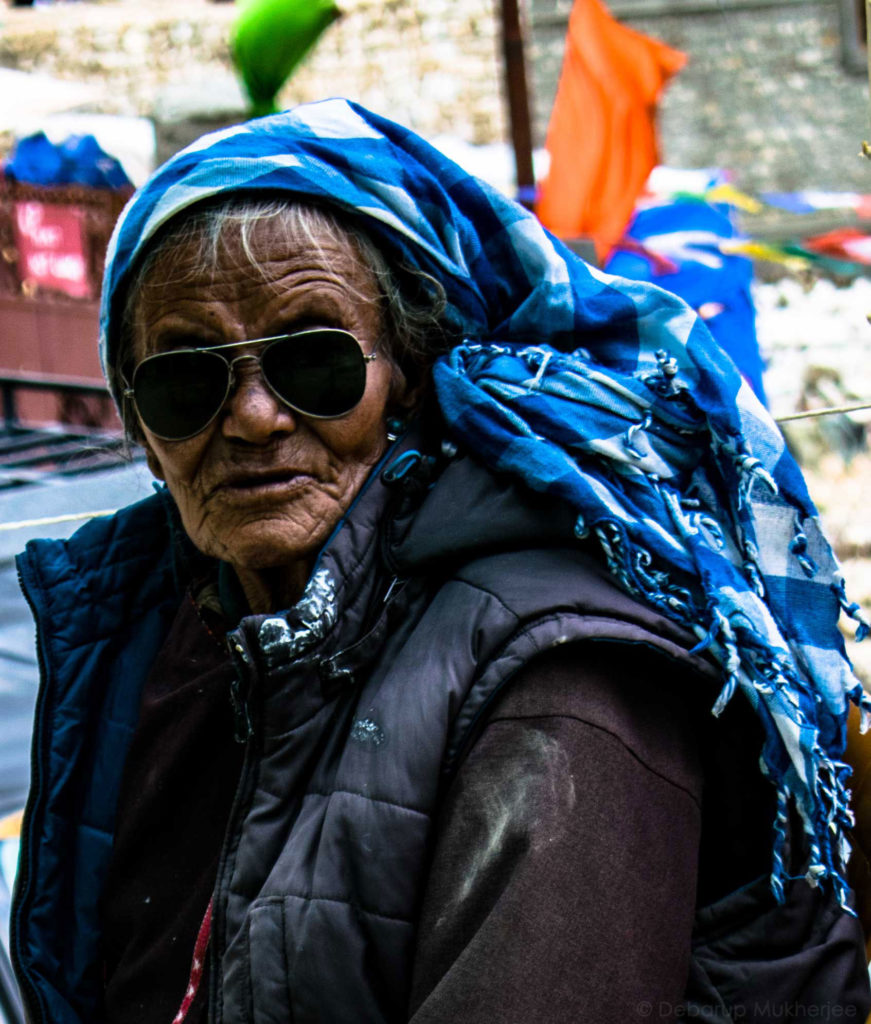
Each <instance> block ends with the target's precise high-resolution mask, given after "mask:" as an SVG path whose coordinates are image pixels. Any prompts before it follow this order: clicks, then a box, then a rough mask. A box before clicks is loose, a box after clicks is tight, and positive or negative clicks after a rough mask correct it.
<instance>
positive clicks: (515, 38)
mask: <svg viewBox="0 0 871 1024" xmlns="http://www.w3.org/2000/svg"><path fill="white" fill-rule="evenodd" d="M502 52H503V55H504V58H505V84H506V87H507V92H508V116H509V119H510V121H511V141H512V144H513V146H514V162H515V166H516V168H517V199H518V202H520V203H522V204H523V205H524V206H525V207H527V208H528V209H530V210H531V209H532V207H533V205H534V203H535V174H534V172H533V169H532V129H531V126H530V117H529V89H528V88H527V82H526V62H525V60H524V56H523V26H522V24H521V19H520V11H519V9H518V0H502Z"/></svg>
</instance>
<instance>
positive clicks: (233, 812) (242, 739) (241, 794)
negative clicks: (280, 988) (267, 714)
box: [208, 627, 257, 1024]
mask: <svg viewBox="0 0 871 1024" xmlns="http://www.w3.org/2000/svg"><path fill="white" fill-rule="evenodd" d="M227 648H228V650H229V652H230V658H231V660H232V662H233V667H234V669H235V672H234V675H233V680H232V682H231V683H230V701H231V703H232V705H233V719H234V725H235V729H234V733H235V739H236V742H237V743H244V744H245V753H244V756H243V758H242V768H241V771H240V772H239V782H238V784H237V785H236V793H235V795H234V797H233V806H232V807H231V809H230V817H229V819H228V821H227V831H226V833H225V834H224V841H223V843H222V845H221V855H220V858H219V860H218V872H217V876H216V878H215V888H214V891H213V896H212V922H211V949H210V952H209V963H210V967H209V972H208V989H209V1011H208V1019H209V1022H210V1024H216V1022H218V1021H220V1020H221V1019H222V1016H223V1009H222V1007H223V997H222V995H221V991H220V990H221V978H222V972H221V961H222V959H223V957H224V952H225V932H226V917H227V915H226V906H227V898H226V896H227V889H228V886H229V883H228V879H229V877H230V876H231V875H232V871H233V866H234V862H235V854H236V850H237V848H238V843H237V842H235V841H234V839H235V837H237V835H238V831H239V830H238V825H239V823H240V821H242V820H244V817H245V814H246V813H247V810H248V804H249V802H250V800H251V795H252V791H253V789H252V785H251V782H252V780H253V779H254V776H255V775H256V772H255V768H254V762H255V756H254V744H253V743H252V739H253V738H254V734H255V722H254V716H253V715H252V711H251V703H250V700H251V691H252V688H253V686H254V684H255V682H256V679H257V669H256V666H255V663H254V659H253V658H252V656H251V653H250V650H249V647H248V642H247V640H246V638H245V634H244V632H243V630H242V628H241V627H239V628H237V629H234V630H233V631H232V632H230V633H228V634H227ZM219 1003H220V1004H221V1009H219Z"/></svg>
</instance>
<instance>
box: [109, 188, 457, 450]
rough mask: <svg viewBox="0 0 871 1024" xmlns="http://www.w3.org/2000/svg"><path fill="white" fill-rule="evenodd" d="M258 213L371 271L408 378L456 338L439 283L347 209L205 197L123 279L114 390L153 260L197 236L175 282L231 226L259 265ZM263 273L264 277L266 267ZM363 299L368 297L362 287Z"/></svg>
mask: <svg viewBox="0 0 871 1024" xmlns="http://www.w3.org/2000/svg"><path fill="white" fill-rule="evenodd" d="M263 220H275V221H277V222H278V223H279V224H280V225H281V226H282V227H283V229H284V231H285V234H286V238H287V243H288V247H289V249H290V248H298V247H299V245H300V240H303V241H304V243H305V244H306V245H307V246H309V247H310V248H311V250H312V251H313V252H314V253H316V254H322V255H324V261H325V262H326V255H325V252H324V250H325V246H326V245H327V244H329V243H332V244H333V245H336V244H338V245H341V246H343V247H346V248H347V249H348V250H349V251H350V253H351V255H352V256H353V258H354V259H355V260H357V262H358V265H359V266H362V267H363V268H364V269H366V270H367V271H368V272H369V273H371V274H372V275H373V277H374V278H375V281H376V284H377V287H378V291H379V296H378V299H377V302H378V304H379V307H380V308H379V313H380V314H381V322H382V335H381V339H380V340H381V343H382V344H383V345H384V346H385V349H386V353H387V356H388V358H389V359H390V360H391V362H392V363H393V364H394V366H395V367H397V369H398V370H399V371H400V372H401V374H402V375H403V376H404V377H405V379H406V380H407V382H408V383H409V385H411V386H417V385H419V384H420V383H422V381H423V380H424V377H425V374H426V372H427V371H428V370H429V369H430V367H431V366H432V364H433V362H434V361H435V359H436V357H437V356H438V355H440V354H441V353H442V352H445V351H447V349H448V348H450V347H451V345H452V344H455V343H456V341H458V340H459V339H458V338H456V337H454V336H453V334H454V332H452V331H451V330H450V329H449V328H448V327H447V326H446V324H445V321H444V318H443V313H444V310H445V291H444V288H443V287H442V285H441V284H440V283H439V282H438V281H437V280H436V279H435V278H434V277H432V276H431V275H429V274H426V273H424V272H423V271H421V270H419V269H418V268H416V267H412V266H410V265H407V264H399V265H391V264H390V263H388V260H387V257H386V256H385V253H384V252H383V250H382V249H381V248H380V247H379V246H378V245H377V244H376V243H375V242H374V241H373V239H372V238H371V237H370V236H369V234H368V233H367V232H366V231H365V230H364V229H363V228H362V227H360V225H359V224H358V223H357V222H355V221H352V220H351V219H350V217H347V218H345V217H342V216H341V214H339V213H337V212H336V211H334V210H332V209H328V208H325V207H320V206H312V205H308V204H303V203H299V202H294V201H288V200H284V199H279V198H273V199H267V200H251V199H244V198H242V199H240V198H238V197H237V198H235V199H231V200H229V201H224V202H222V203H220V204H217V205H203V206H198V207H196V208H195V209H193V210H192V211H191V212H190V213H189V214H187V215H182V216H180V217H176V218H174V219H173V220H172V221H171V222H170V224H169V225H168V226H167V228H166V229H165V230H164V231H163V233H161V234H160V235H158V236H157V238H156V240H155V241H154V242H153V244H152V245H151V246H150V247H149V248H148V249H147V251H146V254H145V256H144V258H143V259H142V260H141V261H140V262H139V264H138V265H137V266H136V268H135V270H134V273H133V277H132V279H131V281H130V283H129V284H128V287H127V290H126V295H125V299H124V308H123V313H122V317H121V330H120V337H119V343H118V346H117V349H116V352H115V354H114V358H113V359H112V362H111V365H110V367H109V376H110V385H111V386H112V388H113V390H114V391H115V393H116V394H118V393H120V391H121V388H120V387H119V382H120V380H121V378H122V377H126V378H127V379H129V372H130V369H131V367H132V365H133V362H134V359H135V357H136V352H135V339H136V326H137V313H138V308H139V303H140V300H141V299H142V297H143V294H144V292H145V290H146V289H147V286H148V277H149V275H150V273H151V271H152V270H153V268H154V266H155V264H156V263H157V261H158V260H161V261H163V262H164V267H167V266H169V267H172V260H173V256H174V253H176V252H177V251H178V250H180V248H181V246H182V245H185V246H189V245H190V244H191V243H192V242H193V243H194V244H198V246H199V249H198V251H197V252H196V253H195V261H194V265H193V269H192V267H191V263H190V262H189V261H186V262H185V265H184V266H182V265H181V261H179V262H178V264H176V268H175V269H176V272H177V273H178V275H179V277H178V280H179V281H180V282H181V281H183V280H184V275H191V274H193V273H202V271H203V270H208V269H209V268H211V269H213V270H214V269H217V265H218V262H219V259H220V254H221V245H222V237H223V233H224V231H225V230H226V229H227V228H233V229H235V232H236V235H237V237H238V238H239V241H240V243H241V247H242V252H243V253H244V254H245V257H246V258H247V260H248V261H249V262H250V264H251V267H252V269H253V270H255V271H257V272H260V273H263V271H262V269H261V268H260V265H259V264H258V262H257V259H256V256H255V253H254V251H253V249H252V246H251V239H252V235H253V231H254V228H255V226H256V225H257V224H258V223H259V222H260V221H263ZM264 280H267V278H266V275H264ZM360 301H361V302H371V301H372V300H371V297H368V296H365V295H362V294H361V295H360ZM130 413H131V410H130V409H129V408H128V407H127V403H126V401H125V402H124V404H123V407H122V415H123V419H124V423H125V427H126V429H127V432H128V434H129V435H131V436H134V437H135V436H136V433H137V424H136V417H135V416H132V415H130Z"/></svg>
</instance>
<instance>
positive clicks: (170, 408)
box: [133, 352, 229, 440]
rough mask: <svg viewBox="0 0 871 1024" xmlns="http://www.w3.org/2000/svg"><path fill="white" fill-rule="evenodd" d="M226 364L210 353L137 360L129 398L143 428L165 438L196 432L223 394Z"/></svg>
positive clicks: (185, 435)
mask: <svg viewBox="0 0 871 1024" xmlns="http://www.w3.org/2000/svg"><path fill="white" fill-rule="evenodd" d="M228 373H229V367H228V366H227V364H226V362H225V361H224V360H223V359H222V358H221V356H219V355H217V354H216V353H214V352H166V353H164V354H162V355H159V356H154V357H153V358H152V359H146V360H145V362H143V363H140V364H139V366H137V368H136V372H135V373H134V374H133V397H134V398H135V400H136V409H137V411H138V412H139V415H140V416H141V418H142V422H143V423H144V424H145V426H146V427H148V429H149V430H150V431H151V432H152V433H153V434H156V435H157V436H158V437H161V438H165V439H166V440H182V439H183V438H186V437H192V436H193V435H194V434H197V433H199V431H201V430H202V429H203V428H204V427H205V426H207V424H208V423H209V421H210V420H211V419H212V418H213V417H214V416H215V414H216V413H217V412H218V410H219V409H220V408H221V406H222V404H223V402H224V398H225V397H226V395H227V380H228Z"/></svg>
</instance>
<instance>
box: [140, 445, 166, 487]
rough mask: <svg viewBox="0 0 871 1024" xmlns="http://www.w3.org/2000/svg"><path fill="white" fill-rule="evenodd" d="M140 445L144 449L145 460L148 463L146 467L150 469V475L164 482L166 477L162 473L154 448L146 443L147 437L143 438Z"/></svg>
mask: <svg viewBox="0 0 871 1024" xmlns="http://www.w3.org/2000/svg"><path fill="white" fill-rule="evenodd" d="M142 447H143V448H144V449H145V461H146V462H147V463H148V468H149V469H150V470H151V473H152V476H154V477H155V478H156V479H158V480H162V481H163V482H164V483H166V477H165V476H164V473H163V467H162V466H161V465H160V459H158V457H157V455H156V454H155V452H154V449H153V448H152V447H151V445H150V444H149V443H148V440H147V439H143V441H142Z"/></svg>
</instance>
